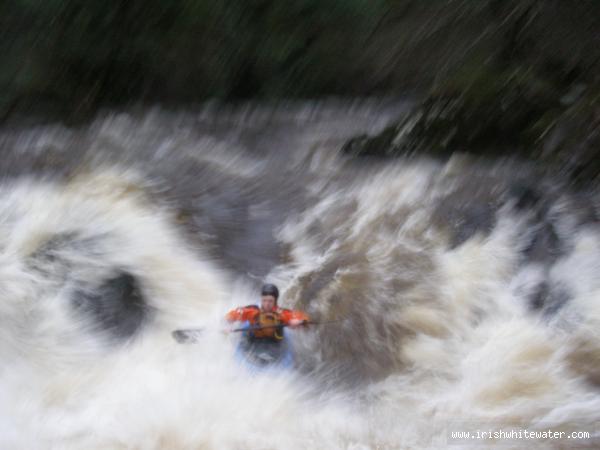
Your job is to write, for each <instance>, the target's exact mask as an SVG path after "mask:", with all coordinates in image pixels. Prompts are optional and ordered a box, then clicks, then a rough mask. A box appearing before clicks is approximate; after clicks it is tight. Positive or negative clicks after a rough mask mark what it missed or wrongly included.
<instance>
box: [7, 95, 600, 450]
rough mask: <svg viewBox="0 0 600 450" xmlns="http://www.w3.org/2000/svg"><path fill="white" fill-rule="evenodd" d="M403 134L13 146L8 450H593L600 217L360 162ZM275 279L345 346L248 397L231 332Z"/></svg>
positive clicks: (173, 121) (147, 135) (172, 128)
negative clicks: (361, 138) (548, 435)
mask: <svg viewBox="0 0 600 450" xmlns="http://www.w3.org/2000/svg"><path fill="white" fill-rule="evenodd" d="M406 110H407V104H405V103H403V102H398V101H395V102H392V101H389V102H382V101H360V102H354V103H350V102H335V101H329V102H324V103H319V104H317V103H312V104H302V103H296V104H286V105H279V106H272V105H271V106H269V105H262V106H257V105H254V106H252V105H249V106H248V105H240V106H238V107H224V106H219V105H216V104H209V105H206V106H203V107H201V108H198V109H197V110H195V111H187V112H169V111H165V110H161V109H144V110H138V111H131V112H129V113H114V112H107V113H103V114H100V115H98V117H97V118H96V119H95V120H93V121H92V122H91V123H89V124H87V125H82V126H78V127H74V128H67V127H65V126H62V125H59V124H55V125H45V126H33V125H32V126H23V127H18V128H11V129H4V130H2V131H1V132H0V150H1V152H2V159H1V160H0V176H1V184H0V191H1V194H0V357H1V361H2V365H1V368H0V448H2V449H28V450H29V449H48V448H53V449H313V448H314V449H340V448H342V449H352V450H359V449H360V450H362V449H397V448H398V449H400V448H401V449H406V448H408V449H411V448H446V447H447V448H467V449H470V448H487V447H490V446H498V448H507V447H506V445H508V443H507V442H506V441H505V440H503V439H501V438H498V437H497V438H496V439H487V438H484V439H474V438H470V440H469V439H466V438H457V437H452V436H453V435H452V433H453V432H466V431H470V432H472V433H475V432H476V431H480V432H481V431H488V432H489V431H494V430H500V429H504V430H506V429H520V430H526V431H530V432H533V431H540V432H541V431H545V430H549V429H550V430H553V431H556V432H564V433H567V434H570V433H573V432H585V433H589V436H590V437H589V438H587V439H580V440H576V439H567V437H565V438H563V439H555V440H548V439H545V440H544V439H534V440H529V441H523V440H520V441H519V440H516V441H513V442H512V445H515V446H516V447H519V448H523V447H528V448H573V447H577V446H579V447H583V448H598V446H600V425H599V423H600V228H599V222H598V217H599V216H598V213H599V211H600V208H599V207H600V197H598V195H596V194H595V193H594V192H573V191H570V190H569V189H568V187H567V186H565V185H564V180H561V179H560V177H546V176H542V175H540V173H539V171H538V168H536V167H534V166H530V165H528V164H525V163H523V162H519V161H516V160H498V161H482V160H477V161H476V160H473V159H471V158H468V157H466V156H464V155H461V154H459V153H456V154H454V155H452V156H451V157H449V158H447V160H445V161H441V160H434V159H427V158H425V157H422V158H421V157H412V158H409V159H398V160H395V161H390V160H386V161H383V160H382V161H377V160H369V161H366V160H360V159H356V158H351V157H349V156H348V155H345V154H344V153H342V152H341V148H342V146H343V144H344V143H345V142H346V141H347V140H348V139H349V138H351V137H354V136H357V135H360V134H362V133H367V134H376V133H377V132H379V131H381V130H382V129H383V128H384V127H385V126H386V124H389V123H390V122H391V121H393V120H394V119H397V118H398V117H399V116H400V115H401V114H403V113H404V112H405V111H406ZM263 280H264V281H270V282H274V283H277V284H278V285H279V286H280V289H281V291H282V297H281V304H282V305H283V306H287V307H294V308H299V309H303V310H305V311H307V312H308V313H309V314H310V315H311V316H312V317H313V318H314V320H317V321H335V322H333V323H328V324H323V325H315V326H312V327H310V328H309V329H307V330H294V331H290V336H291V338H292V340H293V344H294V348H295V352H296V363H297V367H296V369H295V370H293V371H290V372H286V373H275V374H262V375H256V376H250V375H249V374H248V373H247V372H246V371H245V370H244V369H243V368H241V367H240V365H239V363H237V362H236V361H235V359H234V356H233V355H234V350H235V345H236V342H237V341H236V339H237V338H238V337H239V336H236V335H235V334H225V333H223V332H222V331H221V330H222V329H223V328H224V323H223V321H222V317H223V315H224V314H225V312H226V311H227V310H228V309H230V308H232V307H234V306H237V305H247V304H251V303H255V302H257V301H258V295H257V292H258V288H259V286H260V284H261V283H262V282H263ZM187 327H194V328H195V327H201V328H203V329H204V332H203V334H202V337H201V338H200V340H199V341H198V342H197V343H196V344H191V345H180V344H178V343H176V342H175V341H174V340H173V339H172V337H171V334H170V332H171V331H172V330H174V329H177V328H187ZM480 436H481V435H480Z"/></svg>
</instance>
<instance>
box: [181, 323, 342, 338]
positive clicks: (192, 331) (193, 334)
mask: <svg viewBox="0 0 600 450" xmlns="http://www.w3.org/2000/svg"><path fill="white" fill-rule="evenodd" d="M342 320H345V319H338V320H327V321H322V322H313V321H307V322H304V323H302V324H301V325H326V324H329V323H335V322H341V321H342ZM289 326H290V325H289V324H287V323H281V324H279V325H265V326H262V327H261V326H251V327H244V328H234V329H233V330H224V331H226V332H233V333H238V332H241V331H252V330H266V329H269V328H278V327H282V328H283V327H289ZM298 326H300V325H298ZM204 331H206V328H188V329H181V330H175V331H172V332H171V336H173V339H175V340H176V341H177V342H179V343H180V344H185V343H189V342H196V341H197V340H198V338H200V336H202V333H203V332H204Z"/></svg>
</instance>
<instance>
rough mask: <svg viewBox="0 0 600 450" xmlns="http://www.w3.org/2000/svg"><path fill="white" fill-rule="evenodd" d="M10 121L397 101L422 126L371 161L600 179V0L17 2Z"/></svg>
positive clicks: (10, 42) (357, 143)
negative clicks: (156, 106)
mask: <svg viewBox="0 0 600 450" xmlns="http://www.w3.org/2000/svg"><path fill="white" fill-rule="evenodd" d="M0 30H2V31H1V32H2V39H1V40H0V119H1V120H3V121H6V120H9V119H12V120H19V118H20V117H23V116H28V117H29V116H38V117H44V118H50V119H56V118H60V119H65V120H71V121H72V120H85V118H87V117H89V116H90V115H91V114H94V113H95V112H96V111H98V109H99V108H102V107H126V106H128V105H131V104H151V103H161V104H163V105H168V106H170V105H172V106H186V105H191V104H194V103H197V102H200V101H204V100H206V99H215V98H216V99H221V100H225V101H237V100H241V99H279V98H315V97H323V96H331V95H335V96H379V95H381V96H390V95H404V94H406V93H407V92H417V93H418V94H419V95H420V96H421V98H422V99H423V101H422V103H421V104H420V105H418V106H417V107H416V108H415V110H414V111H413V113H412V114H410V116H409V117H407V118H405V119H403V120H401V121H399V122H398V123H397V124H395V125H394V126H392V127H390V128H389V129H388V130H385V131H384V132H383V133H382V134H381V135H380V136H363V137H359V138H357V139H355V140H353V141H352V142H350V143H349V144H348V145H347V146H346V150H347V151H348V152H350V153H352V154H355V155H359V156H362V155H369V156H396V155H404V154H406V153H407V152H409V153H410V152H421V151H424V150H426V151H428V152H432V153H434V154H441V155H448V154H450V153H451V152H453V151H456V150H460V151H465V152H469V153H474V154H479V155H492V156H496V155H499V154H506V153H507V152H508V153H511V154H512V153H516V154H519V155H520V156H524V157H526V158H531V159H533V160H535V161H539V162H541V163H543V164H545V165H548V166H552V167H555V168H557V170H558V169H560V170H562V171H565V172H566V173H567V174H568V176H570V177H571V178H572V179H573V180H574V181H575V182H577V183H587V182H589V181H591V180H595V178H596V177H597V175H598V173H599V171H600V162H599V161H598V160H599V159H600V158H597V154H596V152H597V149H598V148H600V131H599V130H600V126H599V125H600V109H599V106H598V104H599V101H600V75H599V74H600V71H599V69H600V2H598V1H596V0H580V1H567V0H513V1H511V0H480V1H470V0H455V1H449V0H444V1H442V0H431V1H423V0H396V1H393V0H319V1H316V0H289V1H285V2H282V1H274V0H248V1H238V0H232V1H222V0H215V1H201V0H195V1H193V0H173V1H168V2H167V1H163V0H144V1H139V0H130V1H107V2H97V1H90V2H81V1H76V0H62V1H59V0H46V1H36V0H7V1H5V2H2V4H1V5H0Z"/></svg>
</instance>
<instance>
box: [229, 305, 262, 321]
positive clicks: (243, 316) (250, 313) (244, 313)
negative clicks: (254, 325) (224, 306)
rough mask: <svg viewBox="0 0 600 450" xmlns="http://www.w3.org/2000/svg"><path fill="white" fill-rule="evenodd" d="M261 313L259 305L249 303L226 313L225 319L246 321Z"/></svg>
mask: <svg viewBox="0 0 600 450" xmlns="http://www.w3.org/2000/svg"><path fill="white" fill-rule="evenodd" d="M258 313H259V309H258V306H256V305H249V306H244V307H241V308H235V309H232V310H231V311H229V312H228V313H227V314H226V315H225V320H227V321H228V322H245V321H247V320H251V319H252V318H253V317H254V316H256V314H258Z"/></svg>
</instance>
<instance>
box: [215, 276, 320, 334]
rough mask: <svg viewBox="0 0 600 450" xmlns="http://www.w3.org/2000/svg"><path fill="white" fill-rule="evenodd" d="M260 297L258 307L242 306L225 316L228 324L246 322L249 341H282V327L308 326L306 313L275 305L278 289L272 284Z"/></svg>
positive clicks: (263, 290)
mask: <svg viewBox="0 0 600 450" xmlns="http://www.w3.org/2000/svg"><path fill="white" fill-rule="evenodd" d="M260 295H261V297H260V307H258V306H257V305H249V306H243V307H240V308H236V309H233V310H231V311H229V312H228V313H227V315H226V316H225V318H226V320H227V321H228V322H247V323H248V325H249V327H248V328H249V331H248V336H249V338H250V339H266V340H272V341H280V340H282V339H283V327H284V326H289V327H292V328H296V327H299V326H302V325H306V324H308V322H309V317H308V315H307V314H306V313H304V312H302V311H297V310H291V309H286V308H280V307H279V306H278V305H277V301H278V299H279V289H277V286H275V285H274V284H265V285H264V286H263V287H262V289H261V292H260Z"/></svg>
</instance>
